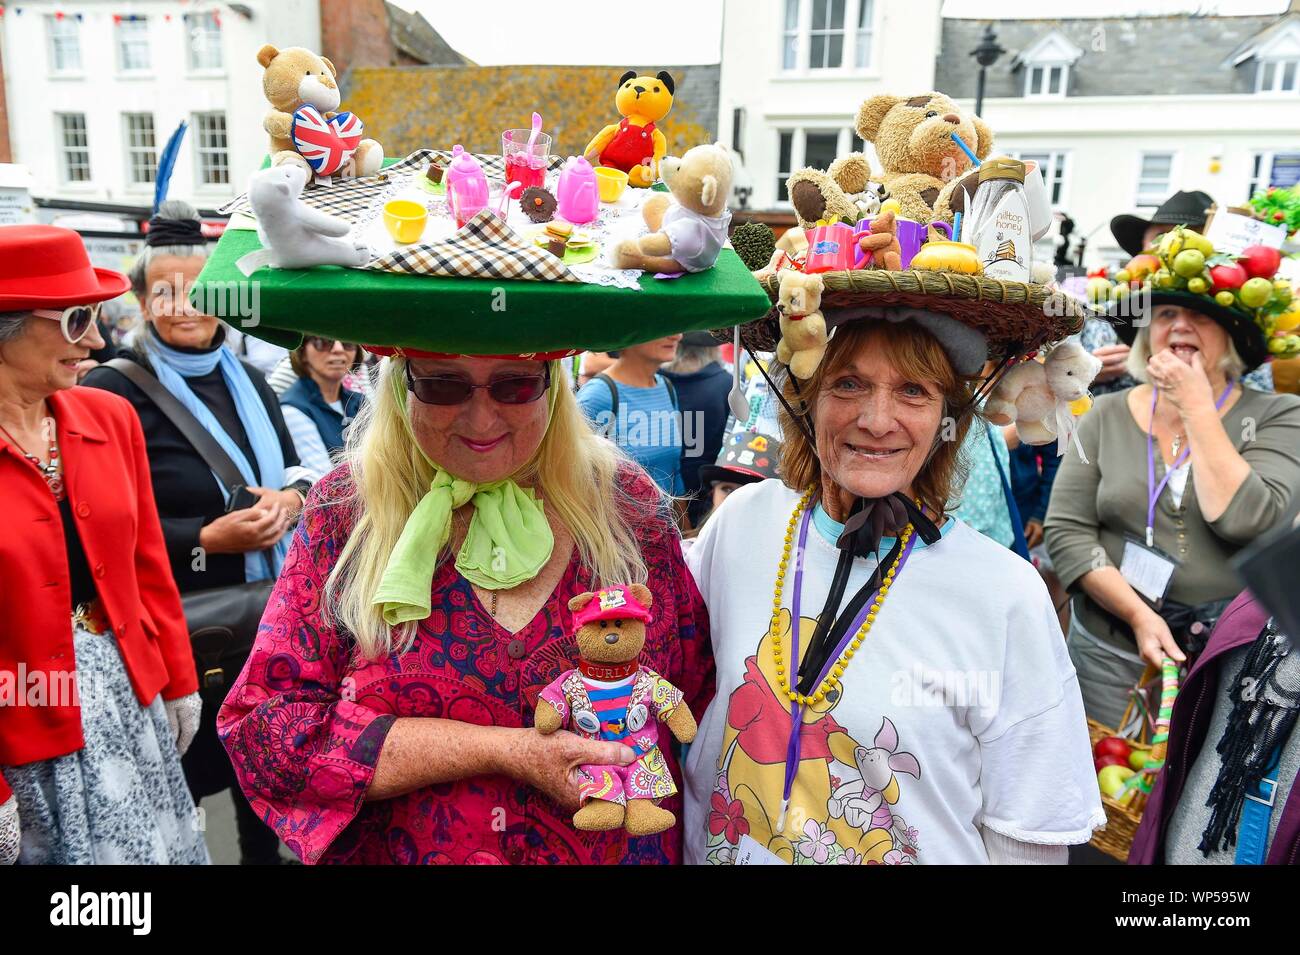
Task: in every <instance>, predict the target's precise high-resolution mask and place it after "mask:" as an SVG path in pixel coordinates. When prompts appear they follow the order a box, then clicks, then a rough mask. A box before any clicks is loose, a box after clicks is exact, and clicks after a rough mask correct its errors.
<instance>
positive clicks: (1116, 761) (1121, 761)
mask: <svg viewBox="0 0 1300 955" xmlns="http://www.w3.org/2000/svg"><path fill="white" fill-rule="evenodd" d="M1107 766H1123V767H1125V768H1130V767H1129V764H1128V757H1127V756H1116V755H1115V754H1114V753H1107V754H1106V755H1105V756H1098V757H1097V758H1096V759H1094V760H1093V761H1092V768H1093V770H1094V771H1096V772H1101V771H1102V770H1103V769H1105V768H1106V767H1107Z"/></svg>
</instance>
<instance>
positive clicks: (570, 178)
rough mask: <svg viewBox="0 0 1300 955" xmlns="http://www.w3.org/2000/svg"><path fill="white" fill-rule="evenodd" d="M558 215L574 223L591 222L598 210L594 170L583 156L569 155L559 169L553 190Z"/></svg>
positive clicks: (598, 194) (598, 195)
mask: <svg viewBox="0 0 1300 955" xmlns="http://www.w3.org/2000/svg"><path fill="white" fill-rule="evenodd" d="M555 198H556V202H557V208H558V211H559V213H560V216H561V217H562V218H564V219H567V220H568V221H569V222H572V223H575V224H579V225H580V224H582V223H585V222H591V221H592V220H594V219H595V218H596V213H597V212H598V211H599V210H600V191H599V189H598V188H597V185H596V172H595V170H594V169H592V168H591V163H589V162H587V160H586V158H585V157H583V156H570V157H569V160H568V161H567V162H566V163H565V164H564V167H563V168H562V169H561V170H560V183H559V185H558V186H557V187H556V190H555Z"/></svg>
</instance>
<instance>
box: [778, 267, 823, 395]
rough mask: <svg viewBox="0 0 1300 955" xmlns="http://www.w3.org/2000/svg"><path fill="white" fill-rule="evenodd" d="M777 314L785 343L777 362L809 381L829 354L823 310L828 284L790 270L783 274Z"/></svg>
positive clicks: (802, 379) (817, 278)
mask: <svg viewBox="0 0 1300 955" xmlns="http://www.w3.org/2000/svg"><path fill="white" fill-rule="evenodd" d="M780 275H781V288H780V292H779V293H778V296H777V304H776V308H777V313H778V315H779V321H780V324H781V340H780V341H779V342H777V345H776V359H777V361H779V362H781V363H782V364H783V365H787V366H788V367H789V368H790V374H792V375H794V376H795V377H796V378H798V379H800V380H801V381H807V380H808V379H809V378H811V377H812V376H813V373H814V372H816V371H817V366H818V365H820V364H821V361H822V356H823V355H825V354H826V342H827V341H828V338H827V335H826V319H825V317H824V316H823V315H822V313H821V311H820V309H821V305H822V291H823V290H824V289H825V282H824V281H823V280H822V277H821V275H818V274H814V275H808V274H805V273H803V272H796V271H795V270H793V269H787V270H784V271H782V272H781V273H780Z"/></svg>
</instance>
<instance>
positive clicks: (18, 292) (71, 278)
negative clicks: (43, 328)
mask: <svg viewBox="0 0 1300 955" xmlns="http://www.w3.org/2000/svg"><path fill="white" fill-rule="evenodd" d="M130 287H131V282H130V280H128V279H127V277H126V276H125V275H123V274H122V273H121V272H114V271H113V270H112V269H97V268H95V267H94V266H92V265H91V264H90V257H89V256H87V255H86V247H85V245H83V244H82V241H81V236H79V235H77V233H75V232H73V231H72V230H71V229H60V228H59V227H58V226H52V225H6V226H0V312H16V311H20V310H22V309H31V308H66V307H67V306H69V305H89V304H91V303H94V302H103V301H107V300H108V299H110V298H117V297H118V296H119V295H121V294H122V293H123V292H125V291H127V290H128V289H130Z"/></svg>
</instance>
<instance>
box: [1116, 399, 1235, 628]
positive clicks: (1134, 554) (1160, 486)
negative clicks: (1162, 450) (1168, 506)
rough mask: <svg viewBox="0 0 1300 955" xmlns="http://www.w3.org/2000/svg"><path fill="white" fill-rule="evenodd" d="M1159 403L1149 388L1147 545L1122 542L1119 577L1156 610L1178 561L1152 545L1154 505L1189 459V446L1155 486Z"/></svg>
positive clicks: (1216, 405)
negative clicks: (1156, 430)
mask: <svg viewBox="0 0 1300 955" xmlns="http://www.w3.org/2000/svg"><path fill="white" fill-rule="evenodd" d="M1235 384H1236V382H1234V381H1231V380H1230V381H1229V382H1228V386H1227V387H1226V388H1224V389H1223V394H1221V395H1219V399H1218V401H1216V402H1215V403H1214V410H1215V411H1222V410H1223V406H1224V404H1225V403H1226V402H1227V400H1228V396H1229V395H1231V394H1232V389H1233V386H1234V385H1235ZM1159 400H1160V389H1158V388H1156V387H1154V386H1153V387H1152V389H1151V420H1150V422H1149V423H1148V424H1147V523H1146V542H1145V543H1143V542H1141V541H1139V540H1137V539H1136V538H1134V537H1132V536H1129V537H1128V539H1127V540H1125V541H1124V558H1123V560H1122V561H1121V562H1120V568H1119V569H1120V573H1121V574H1123V575H1124V579H1125V580H1126V581H1128V583H1129V585H1130V586H1131V587H1132V588H1133V589H1134V590H1136V591H1137V592H1138V593H1140V594H1142V596H1144V597H1146V598H1147V599H1148V600H1150V601H1151V602H1152V603H1154V604H1155V605H1156V606H1157V607H1158V606H1160V604H1161V603H1162V602H1163V601H1164V598H1165V594H1166V593H1168V591H1169V582H1170V581H1171V580H1173V576H1174V569H1175V568H1176V567H1177V566H1178V561H1177V560H1175V559H1174V558H1173V557H1171V556H1170V555H1169V554H1166V553H1165V552H1164V551H1163V550H1161V549H1160V548H1158V547H1156V544H1155V522H1156V503H1157V502H1158V501H1159V500H1160V495H1161V494H1163V493H1164V490H1165V487H1166V486H1167V485H1168V484H1169V480H1170V478H1172V477H1173V475H1174V472H1175V471H1177V470H1178V469H1179V468H1181V467H1182V466H1183V464H1185V463H1186V461H1187V459H1188V457H1190V456H1191V453H1192V449H1191V447H1190V444H1189V446H1188V447H1186V448H1183V449H1182V451H1180V452H1179V453H1178V456H1177V457H1175V458H1174V463H1173V464H1171V465H1170V466H1169V467H1168V468H1167V469H1166V470H1165V475H1164V477H1162V478H1161V479H1160V481H1159V483H1157V482H1156V452H1155V438H1154V436H1153V433H1152V432H1153V431H1154V430H1155V416H1156V402H1157V401H1159Z"/></svg>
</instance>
